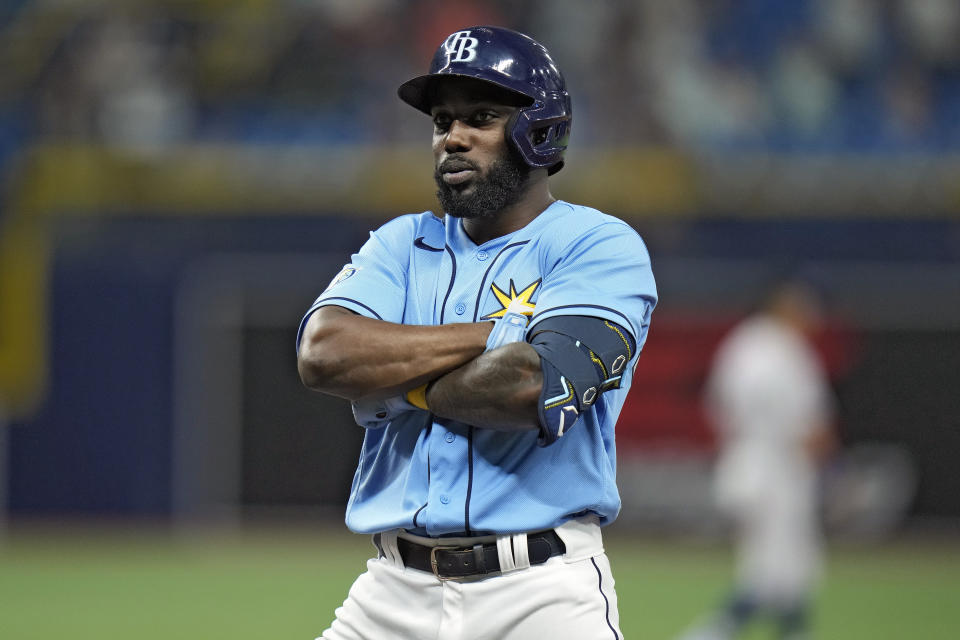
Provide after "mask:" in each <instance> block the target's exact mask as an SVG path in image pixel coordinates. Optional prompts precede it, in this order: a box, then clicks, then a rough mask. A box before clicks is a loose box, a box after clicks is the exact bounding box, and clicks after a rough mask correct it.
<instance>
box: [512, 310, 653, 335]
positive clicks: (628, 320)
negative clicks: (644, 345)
mask: <svg viewBox="0 0 960 640" xmlns="http://www.w3.org/2000/svg"><path fill="white" fill-rule="evenodd" d="M581 307H585V308H588V309H603V310H604V311H609V312H610V313H612V314H614V315H618V316H620V317H621V318H623V319H624V321H626V326H627V327H630V328H631V329H632V328H633V323H632V322H630V318H628V317H627V316H625V315H623V314H622V313H620V312H619V311H617V310H616V309H611V308H610V307H604V306H601V305H599V304H564V305H560V306H559V307H551V308H549V309H544V310H543V311H536V312H534V314H533V317H532V318H530V326H531V327H532V326H533V324H534V321H535V320H536V319H537V318H538V317H539V316H542V315H543V314H545V313H549V312H551V311H556V310H557V309H579V308H581ZM634 338H636V336H634Z"/></svg>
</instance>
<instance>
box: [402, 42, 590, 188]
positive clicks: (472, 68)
mask: <svg viewBox="0 0 960 640" xmlns="http://www.w3.org/2000/svg"><path fill="white" fill-rule="evenodd" d="M444 76H461V77H467V78H476V79H478V80H484V81H486V82H491V83H493V84H495V85H497V86H499V87H503V88H504V89H508V90H509V91H513V92H514V93H518V94H520V95H522V96H525V97H526V98H527V99H529V101H530V104H529V105H527V106H524V107H521V108H520V109H519V111H518V112H517V113H515V114H514V115H513V117H512V118H511V120H510V122H509V123H508V125H507V138H508V140H510V141H511V142H512V143H513V144H514V146H515V147H516V148H517V150H518V151H519V152H520V155H521V156H523V159H524V160H525V161H526V162H527V164H528V165H530V166H531V167H538V168H543V167H546V168H547V170H548V173H549V174H551V175H552V174H554V173H556V172H557V171H559V170H560V169H561V167H563V152H564V151H565V150H566V148H567V142H568V140H569V138H570V123H571V122H572V120H573V110H572V108H571V105H570V94H569V93H567V88H566V84H565V83H564V81H563V75H561V73H560V69H558V68H557V65H556V63H554V61H553V59H552V58H551V57H550V53H549V52H548V51H547V49H546V48H545V47H544V46H543V45H542V44H540V43H539V42H537V41H536V40H534V39H533V38H530V37H528V36H525V35H523V34H522V33H517V32H516V31H511V30H510V29H504V28H502V27H469V28H467V29H463V30H461V31H455V32H454V33H451V34H450V35H449V36H447V39H446V40H444V41H443V44H441V45H440V47H439V48H438V49H437V52H436V53H435V54H434V56H433V61H432V62H431V63H430V72H429V73H427V74H426V75H422V76H418V77H416V78H413V79H412V80H408V81H407V82H404V83H403V84H402V85H400V88H399V89H398V90H397V94H398V95H399V96H400V99H401V100H403V101H404V102H406V103H407V104H410V105H411V106H413V107H416V108H417V109H419V110H420V111H423V112H424V113H426V114H428V115H429V114H430V107H431V106H432V105H431V104H430V101H431V97H432V91H431V90H430V85H431V83H432V82H434V81H435V80H436V79H437V78H442V77H444Z"/></svg>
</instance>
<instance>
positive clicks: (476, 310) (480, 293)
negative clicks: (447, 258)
mask: <svg viewBox="0 0 960 640" xmlns="http://www.w3.org/2000/svg"><path fill="white" fill-rule="evenodd" d="M528 242H530V241H529V240H521V241H520V242H514V243H513V244H508V245H507V246H505V247H504V248H503V249H500V251H499V253H497V255H496V256H494V258H493V260H491V261H490V266H488V267H487V270H486V271H484V272H483V280H481V281H480V290H479V291H478V292H477V305H476V306H475V307H474V309H473V321H474V322H476V321H477V316H478V315H479V314H480V300H482V299H483V292H484V291H485V290H486V285H487V276H488V275H490V270H491V269H493V265H495V264H496V263H497V260H499V259H500V256H502V255H503V254H504V253H506V251H507V249H512V248H513V247H520V246H523V245H525V244H527V243H528Z"/></svg>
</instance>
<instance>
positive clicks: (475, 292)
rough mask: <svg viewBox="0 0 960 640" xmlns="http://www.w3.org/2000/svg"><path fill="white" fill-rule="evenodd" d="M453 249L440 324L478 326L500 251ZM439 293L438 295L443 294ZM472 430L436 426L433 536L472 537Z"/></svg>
mask: <svg viewBox="0 0 960 640" xmlns="http://www.w3.org/2000/svg"><path fill="white" fill-rule="evenodd" d="M460 239H461V240H462V237H461V238H460ZM492 244H493V245H502V244H503V243H502V242H499V243H498V242H494V243H492ZM450 245H453V246H452V247H451V246H450ZM450 245H448V246H447V252H448V255H449V258H450V260H451V262H452V267H451V269H450V271H449V273H450V278H451V282H450V284H449V286H448V287H447V292H446V294H445V295H444V297H445V300H444V301H443V302H441V303H440V304H438V306H437V309H438V311H439V312H440V315H439V316H438V317H437V318H435V321H436V322H437V323H440V322H441V320H442V321H443V322H446V323H451V322H473V321H474V318H473V315H474V310H475V309H476V307H477V305H478V302H482V297H483V295H484V293H485V292H484V291H480V290H479V288H480V287H481V286H482V283H483V281H484V276H485V275H486V271H487V269H488V267H489V265H490V263H491V262H492V260H493V258H494V256H495V255H496V253H495V252H496V248H495V247H492V246H487V245H484V246H481V247H477V246H476V245H473V244H472V243H469V244H468V245H467V246H464V243H461V242H457V240H456V239H451V243H450ZM471 245H472V246H471ZM439 289H440V287H438V294H440V293H441V292H440V291H439ZM478 298H479V299H478ZM444 303H445V304H444ZM472 431H473V429H472V427H470V426H468V425H464V424H461V423H457V422H453V421H446V420H440V421H436V422H434V424H433V428H432V429H431V430H430V434H429V436H428V446H429V458H428V459H429V461H430V462H429V465H430V473H429V481H428V489H427V506H426V508H425V509H424V515H425V517H424V518H423V521H424V523H425V524H426V528H427V531H428V533H431V534H434V533H445V532H458V533H459V532H466V533H470V494H471V492H472V489H473V486H472V485H473V480H474V478H473V460H472V456H473V450H472V447H473V442H472V441H473V433H472Z"/></svg>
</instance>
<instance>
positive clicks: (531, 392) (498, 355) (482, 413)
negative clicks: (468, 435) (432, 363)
mask: <svg viewBox="0 0 960 640" xmlns="http://www.w3.org/2000/svg"><path fill="white" fill-rule="evenodd" d="M542 386H543V374H542V372H541V369H540V356H538V355H537V352H536V351H534V350H533V348H532V347H531V346H530V345H528V344H526V343H524V342H520V343H513V344H508V345H506V346H504V347H500V348H499V349H495V350H493V351H489V352H487V353H484V354H483V355H481V356H479V357H477V358H476V359H474V360H471V361H470V362H468V363H467V364H465V365H463V366H461V367H459V368H457V369H454V370H453V371H451V372H450V373H447V374H446V375H444V376H441V377H440V378H439V379H437V380H436V381H435V382H434V383H433V384H431V385H430V387H429V390H428V392H427V404H428V405H429V407H430V411H431V412H433V414H434V415H437V416H440V417H442V418H450V419H453V420H457V421H460V422H465V423H467V424H471V425H474V426H476V427H482V428H487V429H498V430H503V431H520V430H528V429H531V430H532V429H538V428H539V427H538V426H537V421H538V418H537V403H538V401H539V399H540V391H541V389H542Z"/></svg>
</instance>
